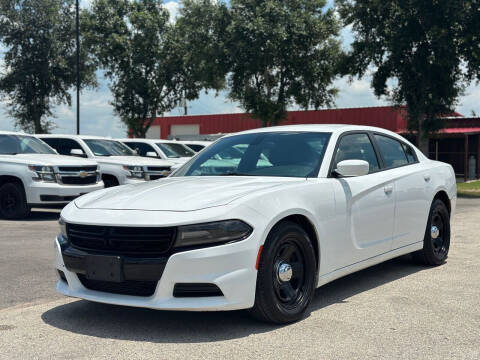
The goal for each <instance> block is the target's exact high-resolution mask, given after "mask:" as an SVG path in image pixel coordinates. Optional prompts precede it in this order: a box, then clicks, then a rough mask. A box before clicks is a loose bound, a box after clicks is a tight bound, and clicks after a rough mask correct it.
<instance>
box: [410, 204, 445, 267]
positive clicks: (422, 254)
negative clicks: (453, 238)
mask: <svg viewBox="0 0 480 360" xmlns="http://www.w3.org/2000/svg"><path fill="white" fill-rule="evenodd" d="M449 248H450V214H449V213H448V209H447V206H446V205H445V204H444V203H443V201H441V200H438V199H436V200H434V201H433V203H432V206H431V207H430V214H429V215H428V222H427V229H426V230H425V237H424V239H423V249H422V250H420V251H416V252H414V253H413V258H414V260H415V261H416V262H418V263H421V264H426V265H432V266H435V265H441V264H443V263H444V262H445V260H446V259H447V257H448V250H449Z"/></svg>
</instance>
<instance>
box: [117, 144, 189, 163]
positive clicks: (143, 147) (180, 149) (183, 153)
mask: <svg viewBox="0 0 480 360" xmlns="http://www.w3.org/2000/svg"><path fill="white" fill-rule="evenodd" d="M119 141H121V142H122V143H124V144H125V145H127V146H128V147H129V148H131V149H132V150H135V151H136V152H137V153H138V155H140V156H145V157H153V158H155V157H159V158H160V159H165V160H169V161H171V162H174V163H175V164H180V165H183V164H185V163H186V162H187V161H188V160H190V158H191V157H192V156H194V155H195V152H194V151H193V150H191V149H190V148H189V147H187V146H185V145H183V144H181V143H179V142H178V141H172V140H162V139H120V140H119Z"/></svg>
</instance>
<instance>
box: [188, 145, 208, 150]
mask: <svg viewBox="0 0 480 360" xmlns="http://www.w3.org/2000/svg"><path fill="white" fill-rule="evenodd" d="M186 145H187V146H188V147H189V148H190V149H192V150H193V151H195V152H199V151H201V150H203V148H204V147H205V146H203V145H198V144H186Z"/></svg>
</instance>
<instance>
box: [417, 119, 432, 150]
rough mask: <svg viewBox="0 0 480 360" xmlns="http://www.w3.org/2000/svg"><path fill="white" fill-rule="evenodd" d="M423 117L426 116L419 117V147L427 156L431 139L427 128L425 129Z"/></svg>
mask: <svg viewBox="0 0 480 360" xmlns="http://www.w3.org/2000/svg"><path fill="white" fill-rule="evenodd" d="M423 119H424V116H421V117H420V118H419V119H418V136H417V147H418V148H419V149H420V151H421V152H422V153H423V154H424V155H425V156H426V157H428V152H429V151H428V150H429V149H428V148H429V143H430V139H429V138H428V134H427V133H425V130H424V129H423Z"/></svg>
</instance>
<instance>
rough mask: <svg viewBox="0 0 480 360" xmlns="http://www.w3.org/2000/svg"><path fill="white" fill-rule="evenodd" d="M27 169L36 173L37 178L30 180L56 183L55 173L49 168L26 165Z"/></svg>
mask: <svg viewBox="0 0 480 360" xmlns="http://www.w3.org/2000/svg"><path fill="white" fill-rule="evenodd" d="M28 168H29V169H30V170H31V171H33V172H35V173H36V175H37V176H35V177H33V178H32V179H33V180H35V181H45V182H57V179H56V178H55V172H54V171H53V167H51V166H42V165H28Z"/></svg>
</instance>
